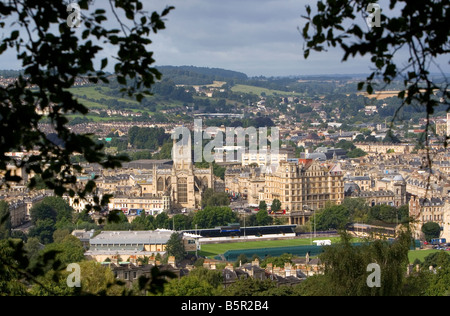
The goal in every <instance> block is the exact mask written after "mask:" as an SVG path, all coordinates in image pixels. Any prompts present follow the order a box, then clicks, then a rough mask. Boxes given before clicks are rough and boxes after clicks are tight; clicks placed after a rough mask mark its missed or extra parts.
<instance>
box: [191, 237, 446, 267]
mask: <svg viewBox="0 0 450 316" xmlns="http://www.w3.org/2000/svg"><path fill="white" fill-rule="evenodd" d="M339 239H340V238H339V237H332V238H326V237H325V238H314V239H313V240H331V243H332V244H334V243H337V242H339ZM359 241H360V240H359V239H357V238H355V239H354V240H353V242H359ZM307 245H311V239H287V240H255V241H246V242H233V243H220V244H204V245H201V251H200V252H199V255H201V256H205V257H208V258H213V257H215V256H217V255H220V254H224V253H225V252H227V251H228V250H244V249H260V248H273V247H295V246H307ZM437 251H439V250H411V251H410V252H409V254H408V257H409V262H410V263H413V262H414V261H415V260H416V259H419V260H420V261H422V262H423V261H424V259H425V257H426V256H428V255H430V254H432V253H434V252H437Z"/></svg>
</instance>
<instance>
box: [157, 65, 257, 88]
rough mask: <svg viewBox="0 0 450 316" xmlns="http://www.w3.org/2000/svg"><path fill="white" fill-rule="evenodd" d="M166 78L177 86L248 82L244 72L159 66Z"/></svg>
mask: <svg viewBox="0 0 450 316" xmlns="http://www.w3.org/2000/svg"><path fill="white" fill-rule="evenodd" d="M156 68H157V69H158V70H159V71H160V72H161V73H162V74H163V77H164V78H168V79H170V80H172V81H173V82H174V83H175V84H184V85H208V84H213V83H214V81H229V80H247V79H248V77H247V75H246V74H244V73H242V72H237V71H232V70H226V69H221V68H208V67H195V66H158V67H156Z"/></svg>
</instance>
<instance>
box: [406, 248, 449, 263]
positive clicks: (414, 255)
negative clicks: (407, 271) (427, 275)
mask: <svg viewBox="0 0 450 316" xmlns="http://www.w3.org/2000/svg"><path fill="white" fill-rule="evenodd" d="M439 251H442V250H433V249H430V250H411V251H410V252H409V254H408V257H409V262H410V263H413V262H414V261H415V260H416V259H419V260H420V261H422V262H423V261H424V259H425V257H426V256H428V255H430V254H432V253H435V252H439Z"/></svg>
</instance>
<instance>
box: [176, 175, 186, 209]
mask: <svg viewBox="0 0 450 316" xmlns="http://www.w3.org/2000/svg"><path fill="white" fill-rule="evenodd" d="M178 202H179V203H187V202H188V188H187V179H186V178H183V179H180V180H179V181H178Z"/></svg>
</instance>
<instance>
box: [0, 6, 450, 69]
mask: <svg viewBox="0 0 450 316" xmlns="http://www.w3.org/2000/svg"><path fill="white" fill-rule="evenodd" d="M387 1H388V0H380V2H379V3H380V4H381V6H382V9H387V8H388V2H387ZM316 2H317V1H316V0H144V1H143V3H144V5H145V9H146V10H148V11H149V12H152V11H157V12H162V10H164V8H165V7H166V6H169V5H171V6H175V10H173V11H171V12H170V13H169V15H168V16H167V21H166V27H167V28H166V29H165V30H162V31H160V32H159V33H158V34H152V35H151V39H152V41H153V44H152V45H151V46H150V47H149V49H150V50H152V51H154V53H155V55H154V57H155V59H156V64H157V65H174V66H182V65H188V66H191V65H193V66H201V67H217V68H224V69H229V70H235V71H241V72H244V73H246V74H247V75H249V76H260V75H262V76H290V75H294V76H298V75H316V74H363V73H369V72H370V68H369V65H370V63H369V59H368V58H361V57H356V58H354V59H350V60H349V61H347V62H345V63H341V59H342V56H343V52H342V51H341V50H340V49H332V50H330V51H328V52H322V53H317V52H311V55H310V57H309V58H308V59H307V60H305V59H304V58H303V38H302V36H301V34H300V31H299V30H298V28H300V29H302V28H303V25H304V24H305V23H306V21H305V19H302V18H301V16H302V15H306V10H305V6H306V4H308V3H309V4H311V5H312V7H313V8H315V7H316V4H315V3H316ZM94 7H96V8H105V9H108V7H109V4H108V2H107V1H106V0H95V1H94ZM383 12H385V11H383ZM109 14H110V13H109ZM110 15H111V17H110V19H108V21H107V23H108V27H112V28H114V27H117V25H114V23H116V24H117V21H116V20H115V19H114V17H113V16H112V14H110ZM359 19H360V21H359V20H358V21H356V23H358V24H360V25H361V26H363V27H366V25H365V21H364V20H363V18H362V17H360V18H359ZM81 29H82V28H80V29H78V30H77V32H79V33H80V34H81V32H82V30H81ZM0 35H1V34H0ZM104 48H105V50H104V51H103V52H102V53H101V55H100V56H99V60H100V59H101V58H103V57H106V56H108V57H111V55H112V54H114V52H113V51H112V50H111V49H109V48H108V47H104ZM13 53H14V50H11V49H10V50H9V51H8V52H7V53H5V54H3V55H2V56H0V69H18V68H20V64H18V62H17V61H16V60H15V55H14V54H13ZM405 60H406V59H405ZM112 64H113V63H112V62H111V63H110V65H112ZM442 67H443V68H444V71H447V72H449V65H448V58H446V59H445V60H444V59H442Z"/></svg>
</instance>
